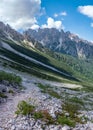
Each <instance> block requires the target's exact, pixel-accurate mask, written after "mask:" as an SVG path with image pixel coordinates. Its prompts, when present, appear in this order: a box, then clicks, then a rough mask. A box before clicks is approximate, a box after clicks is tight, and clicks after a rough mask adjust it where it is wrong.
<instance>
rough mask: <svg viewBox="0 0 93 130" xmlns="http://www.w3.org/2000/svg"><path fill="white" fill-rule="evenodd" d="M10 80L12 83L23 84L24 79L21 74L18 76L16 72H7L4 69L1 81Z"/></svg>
mask: <svg viewBox="0 0 93 130" xmlns="http://www.w3.org/2000/svg"><path fill="white" fill-rule="evenodd" d="M3 80H6V81H9V82H10V83H16V84H18V85H20V84H21V81H22V79H21V78H20V77H19V76H16V75H15V74H11V73H6V72H4V71H1V72H0V81H3Z"/></svg>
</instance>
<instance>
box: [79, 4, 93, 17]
mask: <svg viewBox="0 0 93 130" xmlns="http://www.w3.org/2000/svg"><path fill="white" fill-rule="evenodd" d="M78 11H79V12H80V13H82V14H84V15H86V16H88V17H90V18H92V19H93V5H87V6H79V7H78Z"/></svg>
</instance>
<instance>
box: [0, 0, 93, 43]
mask: <svg viewBox="0 0 93 130" xmlns="http://www.w3.org/2000/svg"><path fill="white" fill-rule="evenodd" d="M6 5H7V6H6ZM0 20H1V21H3V22H4V23H5V24H7V23H8V24H9V25H10V26H11V27H13V28H14V29H16V30H26V29H28V28H31V29H36V30H37V29H38V28H53V27H54V28H57V29H59V30H61V29H64V31H71V32H72V33H75V34H77V35H79V36H80V37H81V38H83V39H86V40H89V41H93V0H1V1H0Z"/></svg>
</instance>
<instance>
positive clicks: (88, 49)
mask: <svg viewBox="0 0 93 130" xmlns="http://www.w3.org/2000/svg"><path fill="white" fill-rule="evenodd" d="M24 35H25V37H26V38H27V39H30V38H31V39H32V38H33V39H35V40H37V41H38V42H40V43H41V44H42V45H43V46H44V47H47V48H49V49H51V50H52V51H56V52H60V53H64V54H68V55H71V56H74V57H78V58H83V59H86V58H89V59H92V58H93V44H92V42H89V41H87V40H83V39H81V38H79V36H78V35H75V34H72V33H70V32H69V31H68V32H64V31H63V30H61V31H59V30H57V29H55V28H52V29H49V28H45V29H38V31H36V30H32V29H28V30H27V31H25V32H24Z"/></svg>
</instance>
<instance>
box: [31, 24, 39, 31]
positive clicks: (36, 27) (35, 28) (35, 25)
mask: <svg viewBox="0 0 93 130" xmlns="http://www.w3.org/2000/svg"><path fill="white" fill-rule="evenodd" d="M39 28H40V26H39V25H37V24H34V25H32V26H31V29H33V30H38V29H39Z"/></svg>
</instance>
